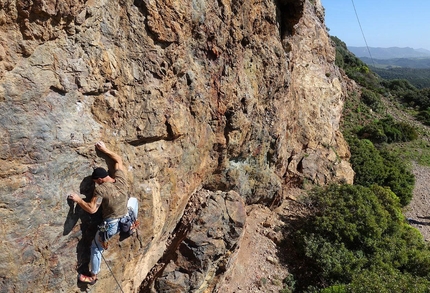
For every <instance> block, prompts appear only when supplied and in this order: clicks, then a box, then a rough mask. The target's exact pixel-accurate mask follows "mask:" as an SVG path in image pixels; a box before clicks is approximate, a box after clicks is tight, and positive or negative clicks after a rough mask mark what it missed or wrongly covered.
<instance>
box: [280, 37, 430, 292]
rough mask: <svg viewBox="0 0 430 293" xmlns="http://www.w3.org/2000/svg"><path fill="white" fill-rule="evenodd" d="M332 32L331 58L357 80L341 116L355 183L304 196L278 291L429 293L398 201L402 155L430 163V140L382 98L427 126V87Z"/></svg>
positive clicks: (420, 254)
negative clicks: (290, 267) (365, 56)
mask: <svg viewBox="0 0 430 293" xmlns="http://www.w3.org/2000/svg"><path fill="white" fill-rule="evenodd" d="M332 39H333V41H334V43H335V44H336V64H337V65H338V66H339V67H340V68H342V69H343V70H344V71H345V73H346V74H347V75H348V76H349V77H350V78H352V79H354V80H355V81H356V82H357V83H358V84H359V85H361V86H362V90H361V94H358V93H351V95H350V97H349V98H348V99H347V101H346V102H345V109H344V116H343V121H342V132H343V134H344V137H345V138H346V139H347V141H348V144H349V146H350V151H351V159H350V162H351V165H352V167H353V169H354V171H355V172H356V175H355V179H354V185H348V184H342V185H331V186H327V187H325V188H322V187H316V188H315V189H314V190H312V191H311V192H310V193H309V196H308V197H307V198H306V199H304V200H303V202H302V203H303V204H305V205H306V206H308V207H310V209H311V211H310V216H307V217H303V218H300V219H298V220H291V221H289V222H288V223H289V224H288V229H287V230H286V231H288V232H286V234H287V236H286V239H287V241H289V243H293V244H294V248H295V249H297V251H295V253H297V256H296V257H297V259H300V260H301V261H302V263H301V264H300V265H297V266H296V269H295V270H294V271H293V272H292V273H294V277H295V278H294V279H292V277H290V279H289V280H286V281H285V282H284V283H285V286H286V287H285V289H284V290H283V291H282V292H309V293H310V292H323V293H333V292H366V293H367V292H429V291H430V289H428V288H430V248H429V246H428V245H427V243H426V242H425V241H424V239H423V237H422V235H421V234H420V233H419V231H418V230H416V229H415V228H413V227H411V226H410V225H409V223H408V222H407V221H406V219H405V218H404V216H403V214H402V208H403V207H404V206H406V205H407V204H408V203H409V202H410V200H411V198H412V191H413V187H414V183H415V179H414V176H413V174H412V173H411V172H410V169H409V168H410V166H409V164H407V163H405V162H409V161H411V160H415V161H417V162H420V163H422V164H427V165H430V150H428V149H429V146H430V144H429V143H428V142H427V140H425V139H422V137H423V136H425V135H426V133H425V132H424V131H423V130H422V129H421V128H417V127H416V124H414V125H410V124H409V123H405V122H402V121H398V120H396V119H395V118H394V117H391V116H389V115H387V109H385V106H384V103H383V99H385V100H389V101H390V103H392V104H394V105H397V107H398V108H399V109H402V110H403V111H405V112H407V113H408V114H409V115H413V116H414V117H416V119H417V121H421V122H422V123H423V124H428V125H430V89H417V88H416V87H415V86H414V85H412V84H411V83H410V82H409V81H407V80H404V79H395V80H384V79H381V78H380V77H379V76H378V75H376V74H374V73H373V72H372V70H370V69H369V68H368V67H367V66H366V65H365V64H364V63H363V62H362V61H360V60H359V59H358V58H356V57H355V56H354V55H352V54H351V53H350V52H349V51H348V50H347V48H346V45H345V44H344V43H343V42H342V41H340V40H339V39H337V38H336V37H333V38H332ZM417 123H418V122H417ZM290 245H291V244H290ZM291 276H292V275H291Z"/></svg>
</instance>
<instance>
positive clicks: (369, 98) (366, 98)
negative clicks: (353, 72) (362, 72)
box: [361, 67, 383, 112]
mask: <svg viewBox="0 0 430 293" xmlns="http://www.w3.org/2000/svg"><path fill="white" fill-rule="evenodd" d="M366 68H367V67H366ZM367 70H369V69H368V68H367ZM367 73H368V72H367ZM361 101H362V102H363V103H364V104H366V105H367V106H369V107H370V109H372V110H373V111H375V112H379V111H380V110H382V109H383V105H382V102H381V98H380V97H379V95H378V94H376V93H375V92H373V91H370V90H367V89H362V92H361Z"/></svg>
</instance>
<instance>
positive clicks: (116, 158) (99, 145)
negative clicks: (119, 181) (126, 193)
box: [96, 141, 124, 171]
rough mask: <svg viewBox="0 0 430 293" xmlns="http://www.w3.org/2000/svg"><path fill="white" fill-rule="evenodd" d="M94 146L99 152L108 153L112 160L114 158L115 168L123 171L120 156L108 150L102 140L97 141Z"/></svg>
mask: <svg viewBox="0 0 430 293" xmlns="http://www.w3.org/2000/svg"><path fill="white" fill-rule="evenodd" d="M96 148H97V149H99V150H100V151H101V152H103V153H105V154H106V155H108V156H109V157H110V158H111V159H112V160H114V162H115V170H122V171H124V166H123V164H122V158H121V157H120V156H119V155H118V154H116V153H114V152H112V151H111V150H109V149H108V148H107V147H106V145H105V144H104V143H103V142H102V141H99V142H98V143H96Z"/></svg>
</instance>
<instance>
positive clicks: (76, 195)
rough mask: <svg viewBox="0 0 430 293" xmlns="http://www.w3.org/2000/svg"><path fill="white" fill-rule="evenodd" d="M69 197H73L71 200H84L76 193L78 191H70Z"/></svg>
mask: <svg viewBox="0 0 430 293" xmlns="http://www.w3.org/2000/svg"><path fill="white" fill-rule="evenodd" d="M67 198H68V199H71V200H73V201H74V202H79V201H81V200H82V198H81V197H80V196H79V195H78V194H76V193H73V192H72V193H70V194H69V195H68V196H67Z"/></svg>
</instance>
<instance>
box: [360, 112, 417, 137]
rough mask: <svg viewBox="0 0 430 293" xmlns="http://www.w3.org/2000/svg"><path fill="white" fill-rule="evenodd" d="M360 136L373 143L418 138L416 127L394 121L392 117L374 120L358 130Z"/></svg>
mask: <svg viewBox="0 0 430 293" xmlns="http://www.w3.org/2000/svg"><path fill="white" fill-rule="evenodd" d="M357 134H358V136H359V137H360V138H366V139H369V140H371V141H372V142H374V143H382V142H387V143H394V142H407V141H412V140H415V139H417V138H418V132H417V131H416V129H415V128H414V127H413V126H411V125H409V124H407V123H405V122H396V121H395V120H394V119H393V118H392V117H390V116H389V117H387V118H384V119H382V120H376V121H373V122H372V123H370V124H368V125H366V126H364V127H363V128H362V129H360V130H359V131H358V133H357Z"/></svg>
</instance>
